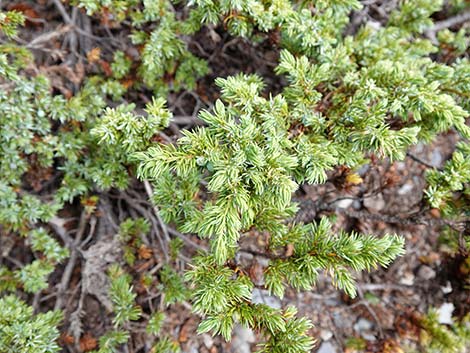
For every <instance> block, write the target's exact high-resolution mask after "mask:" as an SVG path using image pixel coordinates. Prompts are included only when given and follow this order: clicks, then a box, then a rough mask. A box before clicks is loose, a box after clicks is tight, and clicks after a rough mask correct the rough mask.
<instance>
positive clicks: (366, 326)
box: [353, 317, 374, 332]
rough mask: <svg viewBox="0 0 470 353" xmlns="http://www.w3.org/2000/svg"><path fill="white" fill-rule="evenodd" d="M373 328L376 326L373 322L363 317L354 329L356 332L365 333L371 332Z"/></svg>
mask: <svg viewBox="0 0 470 353" xmlns="http://www.w3.org/2000/svg"><path fill="white" fill-rule="evenodd" d="M373 326H374V324H373V323H372V322H370V321H369V320H366V319H364V318H362V317H361V318H360V319H359V320H357V322H356V323H355V324H354V326H353V328H354V331H356V332H363V331H370V330H371V329H372V327H373Z"/></svg>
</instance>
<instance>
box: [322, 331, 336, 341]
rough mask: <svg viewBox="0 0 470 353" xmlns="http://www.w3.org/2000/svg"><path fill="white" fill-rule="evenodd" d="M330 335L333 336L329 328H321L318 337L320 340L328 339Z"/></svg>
mask: <svg viewBox="0 0 470 353" xmlns="http://www.w3.org/2000/svg"><path fill="white" fill-rule="evenodd" d="M331 337H333V332H331V331H330V330H325V329H322V330H321V331H320V338H321V339H322V341H324V342H326V341H329V340H330V339H331Z"/></svg>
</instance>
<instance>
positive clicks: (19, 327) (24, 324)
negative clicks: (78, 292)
mask: <svg viewBox="0 0 470 353" xmlns="http://www.w3.org/2000/svg"><path fill="white" fill-rule="evenodd" d="M0 313H1V315H0V351H1V352H5V353H55V352H59V350H60V347H59V345H58V344H57V339H58V338H59V330H58V329H57V328H56V327H57V326H58V325H59V324H60V322H61V321H62V314H61V313H60V312H58V311H48V312H47V313H41V314H37V315H34V314H33V308H32V307H30V306H28V305H27V304H26V303H24V302H23V301H22V300H20V299H19V298H18V297H16V296H13V295H8V296H6V297H0Z"/></svg>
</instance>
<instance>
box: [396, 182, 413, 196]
mask: <svg viewBox="0 0 470 353" xmlns="http://www.w3.org/2000/svg"><path fill="white" fill-rule="evenodd" d="M412 190H413V184H411V183H406V184H405V185H403V186H402V187H401V188H400V189H398V195H406V194H408V193H410V192H411V191H412Z"/></svg>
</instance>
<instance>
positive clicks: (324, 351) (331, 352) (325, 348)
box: [317, 342, 337, 353]
mask: <svg viewBox="0 0 470 353" xmlns="http://www.w3.org/2000/svg"><path fill="white" fill-rule="evenodd" d="M317 353H337V350H336V347H335V346H334V345H333V344H332V343H331V342H322V344H321V345H320V348H319V349H318V351H317Z"/></svg>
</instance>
